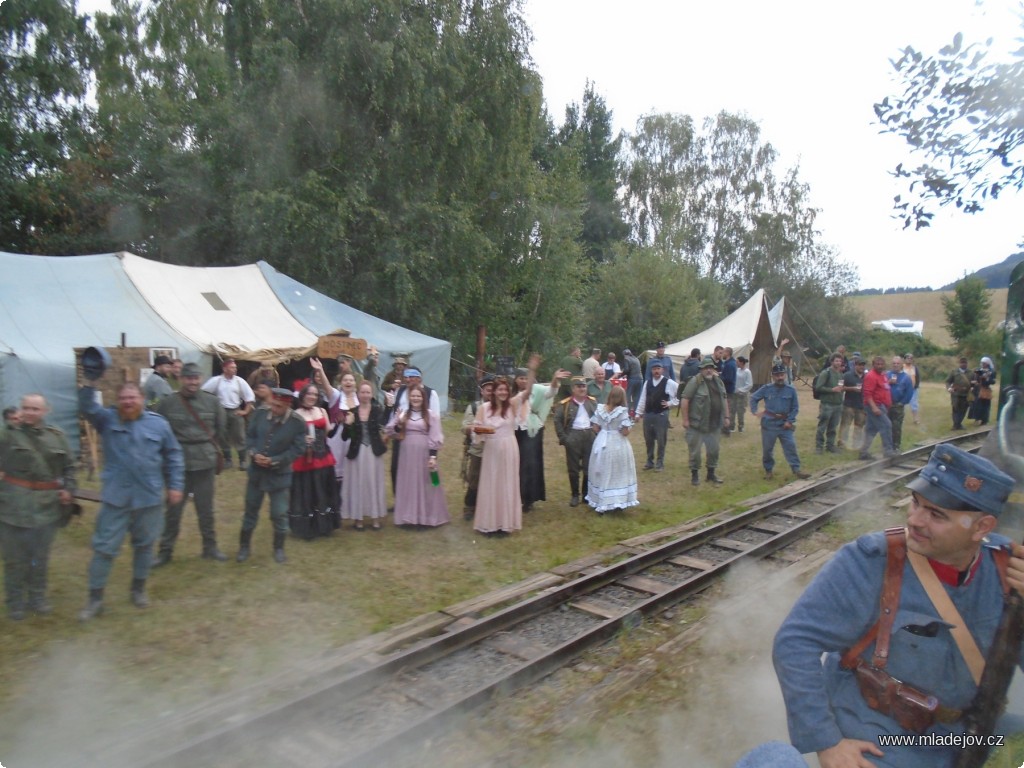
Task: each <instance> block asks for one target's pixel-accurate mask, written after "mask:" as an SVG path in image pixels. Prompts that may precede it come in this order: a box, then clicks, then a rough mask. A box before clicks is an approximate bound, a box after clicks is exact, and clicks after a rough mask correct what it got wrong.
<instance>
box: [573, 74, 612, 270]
mask: <svg viewBox="0 0 1024 768" xmlns="http://www.w3.org/2000/svg"><path fill="white" fill-rule="evenodd" d="M558 141H559V143H561V144H568V145H571V146H572V147H573V148H574V149H576V150H577V151H578V152H579V154H580V157H581V162H582V167H581V170H582V175H583V179H584V183H585V184H586V190H587V205H586V210H585V211H584V212H583V231H582V233H581V234H580V241H581V242H582V243H583V248H584V251H585V252H586V254H587V256H588V257H589V258H590V259H591V261H593V262H594V263H595V264H599V263H601V262H605V261H609V260H610V259H611V258H612V254H613V251H614V249H615V247H616V245H617V244H619V243H624V242H625V241H626V237H627V236H628V235H629V225H628V224H626V222H625V220H624V219H623V215H622V202H621V200H620V199H619V194H618V189H619V178H620V176H619V153H620V151H621V149H622V141H623V135H622V134H621V133H619V134H617V135H615V134H613V132H612V111H611V110H610V109H608V106H607V104H606V103H605V100H604V98H602V97H601V96H599V95H598V94H597V92H596V90H595V88H594V84H593V83H591V82H589V81H588V82H587V85H586V89H585V90H584V92H583V104H582V106H581V105H579V104H575V103H573V104H570V105H569V106H568V107H566V110H565V122H564V123H563V125H562V127H561V129H560V130H559V132H558Z"/></svg>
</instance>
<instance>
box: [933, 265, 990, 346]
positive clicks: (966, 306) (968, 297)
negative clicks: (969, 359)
mask: <svg viewBox="0 0 1024 768" xmlns="http://www.w3.org/2000/svg"><path fill="white" fill-rule="evenodd" d="M990 304H991V299H990V298H989V295H988V291H987V290H986V289H985V282H984V281H983V280H980V279H979V278H977V277H965V278H964V279H963V280H961V281H960V282H958V283H957V284H956V287H955V288H954V289H953V295H952V296H943V297H942V310H943V311H944V312H945V313H946V325H945V326H943V327H944V328H945V329H946V330H947V331H949V335H950V336H952V337H953V340H954V341H956V343H957V344H961V343H963V342H964V341H965V340H966V339H967V338H968V337H969V336H971V335H972V334H975V333H977V332H979V331H986V330H988V311H989V306H990Z"/></svg>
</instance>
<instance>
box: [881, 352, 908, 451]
mask: <svg viewBox="0 0 1024 768" xmlns="http://www.w3.org/2000/svg"><path fill="white" fill-rule="evenodd" d="M886 376H888V377H889V391H890V392H891V393H892V405H891V406H890V407H889V421H891V422H892V445H893V449H894V450H897V451H898V450H899V449H900V440H901V439H902V438H903V412H904V409H905V408H906V406H908V405H910V401H911V400H913V399H914V381H913V379H911V378H910V377H909V376H908V375H907V374H906V373H904V372H903V358H902V357H900V356H899V355H896V357H894V358H893V359H892V368H890V369H889V371H888V372H887V373H886Z"/></svg>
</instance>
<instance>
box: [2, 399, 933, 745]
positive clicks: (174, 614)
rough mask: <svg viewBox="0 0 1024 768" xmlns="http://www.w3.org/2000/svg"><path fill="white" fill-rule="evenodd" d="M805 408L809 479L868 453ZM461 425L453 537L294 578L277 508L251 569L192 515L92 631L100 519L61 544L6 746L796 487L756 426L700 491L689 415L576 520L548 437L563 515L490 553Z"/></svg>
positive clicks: (377, 536)
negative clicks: (207, 542) (768, 455)
mask: <svg viewBox="0 0 1024 768" xmlns="http://www.w3.org/2000/svg"><path fill="white" fill-rule="evenodd" d="M801 398H802V407H803V416H802V418H801V419H800V421H799V425H798V430H797V441H798V445H799V449H800V453H801V457H802V458H803V461H804V468H805V469H807V470H808V471H810V472H815V471H817V470H821V469H823V468H825V467H827V466H829V465H831V464H833V463H835V462H836V460H846V461H853V460H855V454H853V453H850V454H847V456H845V457H837V456H831V455H828V454H826V455H824V456H817V455H815V454H814V453H813V439H814V424H815V420H816V415H817V403H815V402H814V401H813V400H812V399H811V397H810V394H809V392H807V391H802V392H801ZM460 422H461V417H460V418H454V417H453V418H449V419H446V420H445V434H446V447H445V449H444V450H443V451H442V454H441V474H442V478H443V480H442V482H443V483H444V485H445V487H446V492H447V498H448V504H449V509H450V511H451V513H452V522H451V524H450V525H447V526H444V527H442V528H439V529H436V530H429V531H416V532H413V531H406V530H399V529H396V528H394V527H393V526H391V525H390V521H389V522H388V524H387V525H386V527H385V529H384V530H383V531H382V532H380V533H373V532H371V531H369V530H367V531H365V532H362V533H357V532H354V531H352V530H350V529H348V528H347V527H346V529H345V530H343V531H341V532H338V533H336V534H335V535H334V536H333V537H331V538H327V539H321V540H318V541H314V542H309V543H307V542H301V541H294V540H289V542H288V545H287V552H288V556H289V561H288V563H287V564H286V565H284V566H278V565H275V564H274V563H273V561H272V560H271V557H270V554H271V552H270V550H271V544H270V533H271V531H270V525H269V522H268V519H267V517H266V515H267V513H266V511H265V508H264V511H263V512H262V515H263V516H262V518H261V521H260V525H259V527H258V528H257V531H256V536H255V538H254V556H253V557H252V559H251V560H250V561H249V562H247V563H245V564H244V565H239V564H236V563H235V562H234V561H233V560H232V561H231V562H227V563H215V562H212V561H208V560H201V559H199V553H200V543H199V537H198V532H197V530H196V522H195V516H194V514H193V512H192V510H191V507H189V508H188V510H187V511H186V516H185V518H184V520H183V524H182V534H181V539H180V540H179V545H178V548H177V550H176V551H175V555H174V560H173V562H172V563H171V564H170V565H169V566H167V567H165V568H162V569H160V570H158V571H156V572H154V574H153V576H152V578H151V580H150V584H149V586H150V596H151V599H152V603H153V605H152V607H151V608H150V609H148V610H146V611H138V610H136V609H135V608H133V607H132V606H131V605H130V603H129V602H128V583H129V581H130V578H131V573H130V560H131V557H130V547H129V546H128V545H127V542H126V545H125V546H124V547H123V549H122V552H121V556H120V557H119V558H118V559H117V560H116V562H115V566H114V570H113V573H112V576H111V579H110V583H109V585H108V588H107V601H106V602H107V612H106V614H105V615H104V616H102V617H101V618H99V619H97V620H95V621H93V622H90V623H88V624H85V625H81V624H79V623H78V622H77V621H76V619H75V616H76V613H77V611H78V609H80V608H81V606H82V605H83V603H84V601H85V596H86V580H85V572H86V566H87V564H88V561H89V558H90V554H91V550H90V546H89V540H90V535H91V530H92V523H93V520H94V515H95V508H92V507H91V505H90V507H89V508H87V512H86V515H85V519H84V520H83V521H81V522H76V523H73V524H72V525H71V526H69V527H68V528H67V529H65V530H63V531H61V532H60V533H59V535H58V538H57V542H56V544H55V546H54V550H53V555H52V560H51V599H52V602H53V604H54V607H55V611H54V614H53V615H52V616H50V617H45V618H40V617H31V618H29V619H28V620H26V621H23V622H18V623H16V622H11V621H6V620H5V621H3V633H4V634H3V642H2V644H0V712H2V713H3V716H2V718H0V721H2V722H3V725H0V745H2V744H4V743H7V744H8V745H9V744H11V743H12V740H14V741H17V742H19V743H21V744H22V746H24V740H25V739H26V738H31V734H32V732H33V728H32V727H31V724H32V723H33V722H37V723H38V722H43V721H45V723H46V727H45V729H41V730H40V738H45V736H44V734H45V733H47V732H48V731H52V729H54V728H55V727H58V728H59V727H60V726H62V725H64V726H68V727H70V730H71V732H74V728H73V727H71V724H74V723H77V722H82V721H88V720H89V718H90V717H92V716H94V715H96V714H97V711H98V710H108V711H110V712H118V713H119V714H118V716H119V717H120V718H121V719H123V720H124V721H126V722H132V721H141V720H143V719H145V718H147V717H153V716H154V715H156V714H160V713H165V712H167V711H169V710H170V709H173V708H176V707H179V706H185V705H191V704H194V703H196V702H198V701H201V700H203V699H204V698H206V697H208V696H210V695H213V694H216V693H220V692H224V691H227V690H231V689H233V688H235V687H238V686H241V685H245V684H248V683H250V682H253V681H255V680H258V679H261V678H264V677H266V676H268V675H270V674H272V673H273V672H275V671H277V670H280V669H282V668H286V667H288V666H289V665H290V664H293V663H295V662H296V661H308V660H309V659H312V658H316V657H317V656H318V655H320V654H322V653H324V652H325V651H327V650H329V649H331V648H335V647H338V646H340V645H343V644H345V643H347V642H350V641H352V640H355V639H357V638H360V637H363V636H366V635H368V634H370V633H373V632H376V631H380V630H382V629H385V628H388V627H391V626H394V625H396V624H398V623H401V622H403V621H406V620H409V619H411V618H413V617H415V616H417V615H420V614H423V613H427V612H430V611H434V610H438V609H441V608H444V607H445V606H447V605H450V604H453V603H455V602H458V601H461V600H464V599H467V598H470V597H472V596H474V595H478V594H481V593H484V592H487V591H490V590H492V589H495V588H497V587H500V586H502V585H506V584H510V583H514V582H516V581H518V580H520V579H523V578H525V577H526V576H529V575H531V574H533V573H536V572H538V571H543V570H545V569H548V568H551V567H552V566H555V565H558V564H560V563H565V562H568V561H572V560H574V559H576V558H579V557H581V556H583V555H585V554H588V553H590V552H594V551H597V550H601V549H604V548H607V547H609V546H611V545H612V544H614V543H615V542H617V541H620V540H622V539H625V538H629V537H632V536H636V535H638V534H640V533H644V532H648V531H652V530H656V529H659V528H663V527H666V526H669V525H674V524H678V523H680V522H682V521H685V520H687V519H692V518H695V517H697V516H700V515H704V514H707V513H710V512H714V511H717V510H720V509H723V508H725V507H728V506H730V505H739V504H740V503H742V501H743V500H745V499H747V498H750V497H752V496H755V495H758V494H761V493H764V492H765V491H767V490H770V489H771V488H773V487H778V486H780V485H783V484H784V483H786V482H788V480H789V474H788V469H787V467H786V465H785V462H784V461H783V460H782V455H781V451H780V450H779V449H778V448H776V460H777V462H778V464H777V466H776V480H774V481H772V482H768V481H765V480H764V479H763V476H762V475H763V472H762V469H761V464H760V439H759V430H758V428H757V426H756V424H753V423H752V420H751V419H750V418H749V417H748V419H747V431H746V432H745V433H744V434H735V435H733V436H732V437H731V438H729V439H725V440H723V441H722V459H721V462H720V468H719V474H720V475H721V476H723V477H724V478H725V480H726V483H725V484H724V485H723V486H720V487H711V486H709V485H707V484H702V485H701V486H700V487H699V488H698V489H694V488H692V487H691V486H690V484H689V473H688V472H687V471H686V461H687V456H686V446H685V443H684V442H683V430H682V429H681V427H680V424H679V419H678V418H673V422H674V424H675V427H676V428H675V429H673V430H671V431H670V432H669V444H668V451H667V462H666V471H665V472H663V473H653V472H643V471H641V472H640V483H641V489H640V498H641V501H642V504H641V505H640V506H638V507H634V508H633V509H631V510H629V511H627V512H625V513H622V514H613V515H606V516H604V517H598V516H597V515H595V514H594V513H592V512H590V511H588V509H587V507H585V506H580V507H578V508H576V509H571V508H570V507H569V506H568V503H567V502H568V496H569V494H568V491H567V481H566V478H565V468H564V459H563V456H564V454H563V452H562V451H561V449H559V448H558V446H557V443H556V441H555V435H554V431H553V429H552V428H551V427H550V426H549V427H548V429H547V430H546V432H547V436H546V445H545V464H546V479H547V496H548V501H547V502H546V503H540V504H538V505H537V507H536V510H535V511H534V512H532V513H530V514H529V515H526V516H525V518H524V527H523V530H522V531H521V532H519V533H517V534H515V535H513V536H511V537H508V538H505V539H488V538H484V537H481V536H479V535H477V534H476V533H474V531H473V530H472V525H471V523H468V522H464V521H463V520H462V503H461V500H462V493H463V488H462V484H461V482H460V481H459V479H458V469H459V462H460V456H461V444H462V441H461V435H460V434H459V425H460ZM948 427H949V406H948V399H947V395H946V394H945V392H944V391H943V389H942V388H941V386H939V385H933V384H929V385H926V386H925V388H924V391H923V409H922V424H921V425H920V426H914V425H913V424H912V422H910V419H909V416H908V424H907V425H906V426H905V429H904V446H909V445H912V444H913V443H914V442H916V441H918V440H926V439H932V438H937V437H940V436H942V435H943V434H946V430H948ZM631 438H632V442H633V446H634V450H635V452H636V455H637V459H638V466H639V465H641V464H642V462H643V458H644V449H643V437H642V434H641V430H640V429H637V430H634V432H633V434H632V436H631ZM876 450H877V444H876ZM702 476H703V473H702ZM244 478H245V475H244V474H243V473H241V472H238V471H237V470H231V471H227V472H225V473H224V474H223V475H222V476H221V477H220V478H219V480H218V488H217V493H218V496H217V529H218V535H219V538H220V544H221V547H222V548H223V549H224V550H225V551H226V552H228V553H229V554H230V555H231V556H232V557H233V555H234V553H235V552H236V550H237V536H238V530H239V525H240V521H241V515H242V498H243V489H244ZM40 718H42V720H40ZM2 756H4V750H3V749H0V757H2ZM5 762H6V761H5ZM12 764H14V763H12Z"/></svg>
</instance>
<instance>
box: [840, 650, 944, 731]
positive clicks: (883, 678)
mask: <svg viewBox="0 0 1024 768" xmlns="http://www.w3.org/2000/svg"><path fill="white" fill-rule="evenodd" d="M854 674H855V675H856V677H857V686H858V687H859V688H860V695H861V696H863V697H864V702H865V703H866V704H867V705H868V706H869V707H871V708H872V709H873V710H875V711H876V712H881V713H882V714H883V715H888V716H889V717H891V718H892V719H893V720H895V721H896V722H897V723H899V724H900V728H903V729H904V730H907V731H913V732H914V733H924V732H925V731H927V730H928V729H929V728H931V727H932V726H933V725H935V723H936V721H937V720H939V711H940V709H943V708H941V707H940V706H939V700H938V699H937V698H935V697H934V696H932V695H930V694H927V693H925V692H924V691H920V690H918V689H917V688H915V687H914V686H912V685H907V684H906V683H904V682H903V681H901V680H897V679H896V678H895V677H893V676H892V675H890V674H889V673H888V672H886V671H885V670H884V669H878V668H877V667H873V666H871V665H870V664H867V663H865V662H864V661H860V663H859V664H858V665H857V667H856V668H855V669H854ZM943 714H946V712H943ZM959 714H960V713H959V712H957V713H956V715H957V717H959ZM947 717H948V715H947ZM942 719H943V720H945V719H946V718H945V717H944V718H942ZM954 719H956V718H954Z"/></svg>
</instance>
